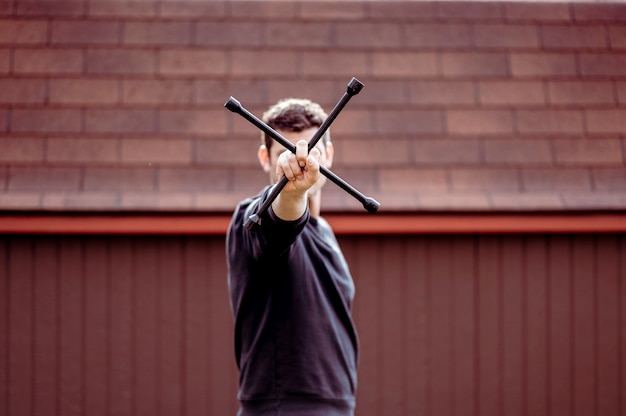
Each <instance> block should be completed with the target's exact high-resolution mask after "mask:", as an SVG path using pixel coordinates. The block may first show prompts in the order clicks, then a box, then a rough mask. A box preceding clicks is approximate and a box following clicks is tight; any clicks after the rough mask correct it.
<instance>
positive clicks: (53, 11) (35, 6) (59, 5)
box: [15, 0, 87, 17]
mask: <svg viewBox="0 0 626 416" xmlns="http://www.w3.org/2000/svg"><path fill="white" fill-rule="evenodd" d="M86 3H87V2H85V1H84V0H55V1H41V0H20V1H16V2H15V15H16V16H28V17H33V16H46V17H66V16H67V17H78V16H83V15H84V14H85V9H86V7H87V4H86Z"/></svg>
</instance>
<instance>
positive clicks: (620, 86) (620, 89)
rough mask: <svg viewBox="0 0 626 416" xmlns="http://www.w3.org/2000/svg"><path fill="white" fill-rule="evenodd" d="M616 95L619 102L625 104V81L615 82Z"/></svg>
mask: <svg viewBox="0 0 626 416" xmlns="http://www.w3.org/2000/svg"><path fill="white" fill-rule="evenodd" d="M617 97H618V101H619V103H620V104H622V105H623V104H626V82H619V83H617Z"/></svg>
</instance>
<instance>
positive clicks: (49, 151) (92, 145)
mask: <svg viewBox="0 0 626 416" xmlns="http://www.w3.org/2000/svg"><path fill="white" fill-rule="evenodd" d="M117 149H118V144H117V141H115V140H111V139H82V138H81V139H65V138H54V139H53V138H49V139H48V140H47V146H46V160H47V161H48V162H53V163H57V162H70V163H91V162H102V163H114V162H117V159H118V157H117V154H118V150H117Z"/></svg>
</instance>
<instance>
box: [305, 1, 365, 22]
mask: <svg viewBox="0 0 626 416" xmlns="http://www.w3.org/2000/svg"><path fill="white" fill-rule="evenodd" d="M367 3H368V2H367V1H359V0H355V1H349V2H331V1H321V2H320V1H304V2H300V3H299V5H300V7H299V16H300V17H304V18H307V19H324V20H325V19H336V20H339V19H341V20H363V19H364V18H365V17H367Z"/></svg>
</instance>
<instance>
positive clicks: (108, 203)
mask: <svg viewBox="0 0 626 416" xmlns="http://www.w3.org/2000/svg"><path fill="white" fill-rule="evenodd" d="M41 206H42V208H43V209H58V210H64V211H68V210H77V211H93V210H96V211H102V210H116V209H117V208H118V197H117V195H116V194H114V193H112V192H81V193H74V192H45V193H44V194H43V196H42V201H41Z"/></svg>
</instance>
